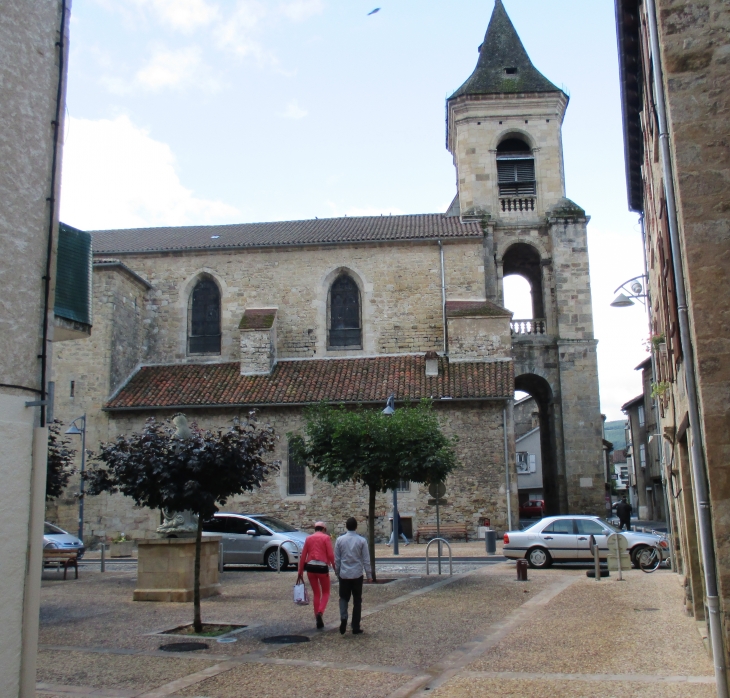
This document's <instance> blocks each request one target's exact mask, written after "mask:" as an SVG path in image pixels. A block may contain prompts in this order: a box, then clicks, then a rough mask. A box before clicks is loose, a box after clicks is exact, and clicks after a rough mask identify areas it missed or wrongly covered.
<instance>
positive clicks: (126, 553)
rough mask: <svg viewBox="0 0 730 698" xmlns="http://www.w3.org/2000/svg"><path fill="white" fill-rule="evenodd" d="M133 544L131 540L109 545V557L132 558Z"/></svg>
mask: <svg viewBox="0 0 730 698" xmlns="http://www.w3.org/2000/svg"><path fill="white" fill-rule="evenodd" d="M133 550H134V543H133V542H132V541H131V540H127V541H124V542H123V543H112V544H111V545H109V557H132V551H133Z"/></svg>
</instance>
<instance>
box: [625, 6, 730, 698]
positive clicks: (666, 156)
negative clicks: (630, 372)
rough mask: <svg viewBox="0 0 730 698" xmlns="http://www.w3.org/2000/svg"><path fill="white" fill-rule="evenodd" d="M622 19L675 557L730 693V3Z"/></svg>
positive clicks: (650, 10)
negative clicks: (729, 334)
mask: <svg viewBox="0 0 730 698" xmlns="http://www.w3.org/2000/svg"><path fill="white" fill-rule="evenodd" d="M616 19H617V28H618V40H619V56H620V67H621V80H622V99H623V116H624V130H625V149H626V172H627V185H628V198H629V207H630V209H631V210H633V211H636V212H638V213H640V214H641V215H642V220H643V230H644V247H645V254H646V262H647V275H648V294H649V303H650V310H651V332H652V352H653V366H654V371H653V377H652V392H653V394H654V396H656V398H657V402H658V410H659V414H658V415H657V417H658V422H659V429H658V431H659V433H661V435H662V437H663V440H664V446H663V449H662V450H663V455H662V461H663V468H664V476H665V478H666V480H667V487H668V490H669V494H670V496H669V502H670V504H671V506H670V510H669V517H670V521H671V531H672V533H673V536H674V541H675V559H676V563H677V570H678V572H680V573H681V574H682V575H683V576H684V578H685V589H686V592H687V593H686V605H687V609H688V611H689V612H690V613H692V614H693V615H694V616H695V618H696V619H697V620H698V621H701V622H705V621H707V622H708V627H709V629H710V640H711V643H712V646H713V649H714V651H715V652H716V655H715V666H716V667H717V679H718V685H719V686H720V687H721V691H725V688H722V687H723V686H726V684H727V679H726V676H725V675H724V671H725V667H726V666H727V656H726V655H727V647H728V640H729V639H730V638H729V637H728V613H729V612H730V482H729V481H728V478H727V475H726V471H727V465H728V452H730V407H729V406H728V400H727V396H728V394H729V392H730V374H728V370H727V367H728V365H730V362H729V360H728V353H729V352H730V345H728V342H727V339H726V335H727V332H726V329H727V323H726V318H727V315H728V312H729V309H730V294H729V293H728V291H727V287H726V285H725V283H724V281H725V279H727V278H728V275H729V273H730V256H729V255H728V230H730V219H729V212H730V208H729V207H728V205H727V182H728V179H730V159H729V158H728V148H729V146H728V143H730V136H729V134H728V129H729V126H728V122H727V119H725V118H724V114H725V112H726V111H727V109H728V106H729V100H730V72H729V71H728V63H727V55H728V47H729V46H730V39H728V36H729V35H728V29H729V28H730V8H728V5H727V3H725V2H722V1H721V0H703V1H702V2H699V1H698V2H679V1H677V0H661V1H659V2H657V0H616ZM700 529H701V530H702V532H703V535H700ZM702 541H705V543H703V542H702ZM722 695H726V693H722Z"/></svg>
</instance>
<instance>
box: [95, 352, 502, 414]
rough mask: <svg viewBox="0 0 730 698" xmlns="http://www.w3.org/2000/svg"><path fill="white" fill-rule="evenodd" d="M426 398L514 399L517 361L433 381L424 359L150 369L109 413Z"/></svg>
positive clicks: (454, 370) (442, 374)
mask: <svg viewBox="0 0 730 698" xmlns="http://www.w3.org/2000/svg"><path fill="white" fill-rule="evenodd" d="M391 392H392V393H395V397H396V400H404V399H406V398H410V399H412V400H418V399H420V398H424V397H434V398H443V397H450V398H453V399H468V398H472V399H475V398H476V399H479V398H481V399H489V398H511V397H512V396H513V395H514V368H513V364H512V362H511V361H495V362H489V363H487V362H464V363H452V364H449V362H448V360H447V359H445V358H443V357H440V358H439V375H438V376H433V377H427V376H426V357H425V355H424V354H418V355H414V354H403V355H400V356H378V357H372V358H358V359H307V360H303V361H280V362H279V363H277V364H276V366H274V369H273V371H272V372H271V374H270V375H266V376H242V375H241V374H240V364H239V363H238V362H233V363H222V364H177V365H167V366H143V367H142V368H140V369H139V370H138V371H137V372H136V373H135V374H134V375H133V376H132V377H131V378H130V379H129V381H128V382H127V383H126V384H125V385H124V386H123V387H122V388H121V390H119V392H118V393H117V394H116V395H115V396H114V397H113V398H112V399H111V400H109V402H108V403H107V404H106V406H105V409H107V410H123V409H154V408H181V407H197V406H200V407H222V406H226V405H251V406H255V405H300V404H307V403H316V402H321V401H323V400H324V401H327V402H355V403H356V402H383V403H385V401H386V399H387V398H388V396H389V395H390V393H391Z"/></svg>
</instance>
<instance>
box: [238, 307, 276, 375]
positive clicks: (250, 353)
mask: <svg viewBox="0 0 730 698" xmlns="http://www.w3.org/2000/svg"><path fill="white" fill-rule="evenodd" d="M276 313H277V309H276V308H247V309H246V311H245V312H244V313H243V317H242V318H241V322H240V324H239V325H238V329H239V330H240V331H241V375H242V376H256V375H266V374H269V373H271V369H272V368H273V367H274V364H276Z"/></svg>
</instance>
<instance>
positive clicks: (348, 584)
mask: <svg viewBox="0 0 730 698" xmlns="http://www.w3.org/2000/svg"><path fill="white" fill-rule="evenodd" d="M362 583H363V578H362V577H358V578H357V579H342V578H340V620H347V606H348V604H349V603H350V596H352V627H353V628H354V629H355V630H357V629H359V628H360V615H361V613H362Z"/></svg>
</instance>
